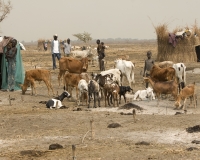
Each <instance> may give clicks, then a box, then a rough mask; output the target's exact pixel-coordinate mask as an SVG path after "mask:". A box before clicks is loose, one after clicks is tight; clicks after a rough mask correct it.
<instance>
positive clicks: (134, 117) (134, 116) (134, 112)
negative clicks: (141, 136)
mask: <svg viewBox="0 0 200 160" xmlns="http://www.w3.org/2000/svg"><path fill="white" fill-rule="evenodd" d="M132 112H133V119H134V122H136V111H135V109H133V111H132Z"/></svg>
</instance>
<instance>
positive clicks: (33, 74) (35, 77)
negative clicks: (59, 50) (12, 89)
mask: <svg viewBox="0 0 200 160" xmlns="http://www.w3.org/2000/svg"><path fill="white" fill-rule="evenodd" d="M35 81H44V83H45V84H46V86H47V88H48V95H49V96H50V94H49V90H50V88H51V90H52V92H53V94H54V91H53V88H52V85H51V72H50V71H49V70H46V69H33V70H29V71H26V73H25V79H24V84H23V85H22V84H21V85H20V86H21V89H22V94H25V92H26V90H27V88H28V86H29V84H31V89H32V95H33V89H34V90H35V95H36V94H37V93H36V87H35Z"/></svg>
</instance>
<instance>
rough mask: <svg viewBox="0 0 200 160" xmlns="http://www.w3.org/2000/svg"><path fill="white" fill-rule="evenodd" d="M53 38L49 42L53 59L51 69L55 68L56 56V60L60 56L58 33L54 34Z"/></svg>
mask: <svg viewBox="0 0 200 160" xmlns="http://www.w3.org/2000/svg"><path fill="white" fill-rule="evenodd" d="M53 38H54V40H53V41H52V42H51V53H52V60H53V69H56V68H57V67H56V57H57V59H58V60H60V58H61V53H60V43H59V41H58V35H57V34H54V36H53Z"/></svg>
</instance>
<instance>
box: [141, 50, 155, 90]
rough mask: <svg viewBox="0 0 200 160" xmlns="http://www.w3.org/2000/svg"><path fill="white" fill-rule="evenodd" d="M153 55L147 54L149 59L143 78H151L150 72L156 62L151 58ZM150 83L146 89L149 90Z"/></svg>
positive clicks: (146, 61)
mask: <svg viewBox="0 0 200 160" xmlns="http://www.w3.org/2000/svg"><path fill="white" fill-rule="evenodd" d="M151 56H152V53H151V51H148V52H147V59H146V60H145V62H144V73H143V77H149V76H150V71H151V69H152V67H153V65H154V60H153V59H152V58H151ZM148 85H149V83H148V82H147V83H146V88H148Z"/></svg>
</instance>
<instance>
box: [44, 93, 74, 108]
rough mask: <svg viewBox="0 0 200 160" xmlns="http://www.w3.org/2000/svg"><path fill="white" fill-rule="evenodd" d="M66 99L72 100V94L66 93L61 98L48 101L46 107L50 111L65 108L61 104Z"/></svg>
mask: <svg viewBox="0 0 200 160" xmlns="http://www.w3.org/2000/svg"><path fill="white" fill-rule="evenodd" d="M65 97H67V98H70V94H69V93H68V92H67V91H64V92H63V93H62V94H61V95H60V96H58V97H55V98H52V99H50V100H49V101H47V103H46V107H47V108H50V109H52V108H56V107H57V108H61V107H63V105H62V103H61V102H62V101H63V99H64V98H65Z"/></svg>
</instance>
